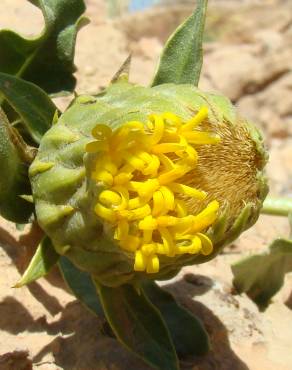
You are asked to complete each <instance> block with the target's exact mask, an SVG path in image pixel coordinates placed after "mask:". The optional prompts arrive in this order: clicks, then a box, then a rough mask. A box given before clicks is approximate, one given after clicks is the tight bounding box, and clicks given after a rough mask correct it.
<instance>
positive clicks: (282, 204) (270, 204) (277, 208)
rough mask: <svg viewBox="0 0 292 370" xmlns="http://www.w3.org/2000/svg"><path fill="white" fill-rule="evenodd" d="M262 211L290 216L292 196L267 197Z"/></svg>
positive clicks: (268, 213)
mask: <svg viewBox="0 0 292 370" xmlns="http://www.w3.org/2000/svg"><path fill="white" fill-rule="evenodd" d="M261 213H263V214H266V215H275V216H288V215H289V213H292V198H284V197H267V198H266V199H265V201H264V204H263V208H262V210H261Z"/></svg>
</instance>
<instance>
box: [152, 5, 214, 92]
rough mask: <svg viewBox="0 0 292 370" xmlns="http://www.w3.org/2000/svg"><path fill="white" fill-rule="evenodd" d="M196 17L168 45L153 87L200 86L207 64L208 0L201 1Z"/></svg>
mask: <svg viewBox="0 0 292 370" xmlns="http://www.w3.org/2000/svg"><path fill="white" fill-rule="evenodd" d="M197 4H198V5H197V8H196V10H195V11H194V13H193V14H192V15H191V16H190V17H189V18H187V20H186V21H185V22H184V23H182V24H181V25H180V26H179V27H178V28H177V29H176V30H175V31H174V33H173V35H172V36H171V37H170V38H169V40H168V41H167V43H166V45H165V47H164V49H163V51H162V55H161V57H160V62H159V66H158V68H157V72H156V74H155V76H154V79H153V82H152V86H156V85H161V84H164V83H175V84H188V83H189V84H193V85H195V86H197V85H198V82H199V78H200V73H201V68H202V63H203V49H202V43H203V33H204V27H205V18H206V10H207V0H198V2H197Z"/></svg>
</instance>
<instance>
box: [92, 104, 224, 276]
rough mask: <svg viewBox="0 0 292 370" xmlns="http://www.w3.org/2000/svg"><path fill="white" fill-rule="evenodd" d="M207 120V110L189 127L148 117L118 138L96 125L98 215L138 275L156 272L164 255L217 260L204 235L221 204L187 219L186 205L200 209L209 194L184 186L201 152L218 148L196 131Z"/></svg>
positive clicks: (171, 118) (167, 117)
mask: <svg viewBox="0 0 292 370" xmlns="http://www.w3.org/2000/svg"><path fill="white" fill-rule="evenodd" d="M207 118H208V110H207V107H202V108H201V109H200V110H199V112H198V113H197V114H196V115H195V116H194V117H193V118H191V119H190V120H189V121H187V122H184V120H183V119H182V118H181V117H178V116H177V115H175V114H174V113H172V112H165V113H162V114H152V115H150V116H149V117H148V119H149V121H147V122H146V124H143V123H142V122H139V121H131V122H126V123H125V124H124V125H122V126H121V127H120V128H118V129H116V130H114V131H113V130H112V129H111V128H109V127H108V126H106V125H97V126H96V127H95V128H94V129H93V131H92V135H93V137H94V138H95V139H96V141H93V142H91V143H88V144H87V146H86V150H87V151H88V152H89V153H96V157H94V158H95V162H94V168H93V170H92V173H91V177H92V179H93V180H95V181H96V183H97V186H98V187H99V186H101V187H102V191H101V192H100V194H99V196H98V202H97V204H96V205H95V207H94V211H95V213H96V215H97V216H98V217H100V218H101V219H103V220H104V221H105V222H106V223H108V224H109V225H110V226H111V228H112V229H113V238H114V239H115V240H116V241H117V243H118V244H119V246H120V248H121V249H123V250H124V251H126V252H128V253H132V255H133V259H134V270H135V271H146V272H147V273H157V272H158V271H159V264H160V262H159V257H158V256H161V255H165V256H167V257H173V256H175V255H182V254H198V253H202V254H205V255H207V254H210V253H212V250H213V245H212V241H211V240H210V239H209V238H208V237H207V235H206V234H204V231H205V230H206V229H207V228H208V227H209V226H210V225H212V224H213V222H214V221H215V219H216V217H217V213H218V209H219V203H218V202H217V201H216V200H214V201H212V202H210V203H209V204H208V205H207V206H206V207H205V208H203V210H202V211H201V212H200V213H199V214H197V215H192V214H190V211H189V209H188V204H189V200H191V199H192V198H195V199H196V200H197V202H201V201H203V200H204V199H206V196H207V194H206V193H205V192H204V191H202V190H198V189H195V188H192V187H191V186H188V185H185V184H184V176H185V175H189V174H192V171H195V170H196V166H197V163H199V162H200V161H198V153H197V150H196V145H204V144H216V143H217V142H218V141H219V138H218V137H217V136H216V135H214V134H213V133H211V132H205V131H199V130H196V131H195V130H194V129H195V127H196V126H198V125H199V124H200V123H202V122H203V121H205V120H207ZM201 128H202V127H201ZM201 128H200V129H201ZM193 175H194V176H196V174H195V173H194V174H193Z"/></svg>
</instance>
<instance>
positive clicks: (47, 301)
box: [0, 0, 292, 370]
mask: <svg viewBox="0 0 292 370" xmlns="http://www.w3.org/2000/svg"><path fill="white" fill-rule="evenodd" d="M210 4H211V5H210V12H209V18H208V27H207V40H208V43H207V44H206V45H205V64H204V69H203V75H202V79H201V83H200V86H201V88H204V89H207V90H215V91H216V90H217V91H221V92H223V93H224V94H226V95H227V96H228V97H229V98H231V99H232V101H233V102H234V103H236V105H237V106H238V108H239V110H240V111H241V113H242V114H243V115H245V116H247V117H249V118H250V119H252V120H253V121H255V122H257V123H258V125H259V126H260V127H261V128H262V130H263V131H264V134H265V137H266V143H267V146H268V148H269V151H270V161H269V164H268V168H267V172H268V175H269V177H270V187H271V192H272V193H273V194H283V195H290V196H291V195H292V180H291V179H292V145H291V144H292V137H291V134H292V98H291V96H292V72H291V60H292V43H291V40H292V3H291V1H290V0H287V1H280V0H278V1H276V0H275V1H272V0H270V1H268V0H262V1H242V2H241V1H226V2H224V1H220V0H218V1H215V0H213V1H212V0H211V1H210ZM87 5H88V11H87V12H88V15H89V17H90V18H91V24H90V25H89V26H87V27H86V28H84V29H82V30H81V31H80V34H79V36H78V46H77V50H76V64H77V66H78V72H77V73H76V76H77V78H78V86H77V91H78V92H96V91H97V90H98V89H99V88H100V87H101V86H104V85H106V84H107V83H108V82H109V80H110V78H111V77H112V76H113V75H114V73H115V72H116V70H117V69H118V67H119V66H120V65H121V63H122V62H123V61H124V59H125V58H126V56H127V55H128V53H129V52H130V51H131V52H133V66H132V81H135V82H139V83H142V84H147V83H148V82H149V80H150V78H151V75H152V73H153V71H154V68H155V63H156V62H157V58H158V55H159V52H160V50H161V47H162V43H163V41H164V40H165V38H166V36H167V35H168V34H169V33H170V32H171V30H172V29H173V28H174V27H175V25H176V24H177V22H178V21H179V20H180V19H182V18H183V17H184V16H185V15H186V14H188V13H189V12H190V8H189V7H182V6H180V7H179V6H174V7H171V8H169V9H168V10H167V11H165V10H163V9H157V10H156V11H155V12H154V11H146V12H144V13H141V14H135V15H131V16H124V17H123V19H119V20H113V21H110V20H107V18H106V15H105V14H106V11H105V4H104V2H103V1H101V0H88V1H87ZM215 9H216V10H215ZM2 27H10V28H14V29H17V30H18V31H22V32H23V33H25V34H27V35H32V34H35V33H37V32H39V31H40V30H41V27H42V19H41V16H40V13H39V12H38V11H37V10H36V9H35V8H33V7H32V6H31V5H30V4H29V3H28V2H23V0H1V2H0V28H2ZM57 103H58V104H59V105H60V107H63V108H64V107H65V106H66V104H68V99H59V100H58V102H57ZM0 227H1V229H0V231H1V238H2V241H3V242H2V244H3V248H2V249H0V267H1V276H0V333H1V339H0V355H2V356H1V357H0V369H1V370H6V369H14V370H21V369H30V368H31V366H32V367H33V369H39V370H48V369H50V370H57V369H66V370H73V369H76V370H95V369H97V370H132V369H133V370H146V369H149V368H148V367H147V366H145V365H144V364H143V363H142V362H141V361H139V360H137V359H136V358H135V357H134V356H133V355H131V354H129V353H128V352H127V351H126V350H125V349H123V348H122V347H121V346H120V345H119V344H118V343H117V342H116V341H115V340H114V339H112V338H110V337H107V336H106V335H104V334H102V322H101V321H100V320H99V319H98V318H96V317H93V316H92V315H91V314H90V313H89V312H87V310H86V309H85V308H84V307H83V306H82V305H81V304H80V303H78V302H77V301H76V300H75V299H74V297H72V296H71V295H70V294H69V293H68V292H67V291H66V290H65V287H64V285H63V284H62V282H61V280H60V278H59V277H58V274H57V272H56V271H54V272H53V273H52V274H51V275H50V277H49V279H48V280H44V279H43V280H41V281H39V282H37V283H34V284H31V286H30V287H26V288H22V289H13V288H12V286H13V285H14V284H15V282H16V281H17V280H18V278H19V276H20V272H21V271H22V270H23V268H24V267H25V264H26V263H27V259H28V256H29V254H30V251H31V249H32V246H33V243H32V240H31V237H28V236H27V235H26V233H24V235H21V234H19V233H18V232H17V231H16V230H15V228H14V226H13V225H12V224H8V223H6V222H5V221H3V220H2V221H1V226H0ZM288 232H289V229H288V222H287V220H286V219H284V218H279V217H269V216H261V217H260V219H259V221H258V223H257V224H256V225H255V226H254V227H253V228H251V229H250V230H249V231H247V232H245V233H244V234H243V235H242V236H241V237H240V238H239V239H238V240H237V241H236V243H234V244H233V245H232V247H229V248H227V249H226V250H225V253H224V254H222V255H220V256H219V257H218V258H216V259H215V260H213V261H212V262H210V263H207V264H205V265H202V266H194V267H188V268H185V269H183V271H182V272H181V273H180V274H179V276H177V277H176V278H175V279H174V280H173V281H169V282H166V285H167V288H168V289H169V290H170V291H172V292H173V293H174V294H175V296H176V297H177V299H178V300H179V301H180V302H181V303H182V304H183V305H185V306H186V307H188V308H189V309H190V310H191V311H192V312H194V313H196V314H197V315H198V316H199V317H200V318H201V319H202V320H203V321H204V323H205V325H206V327H207V329H208V331H209V332H210V335H211V340H212V345H213V350H212V351H211V353H210V354H209V355H208V356H207V357H205V358H203V359H198V360H194V361H193V362H189V363H182V369H185V370H186V369H189V370H190V369H193V370H195V369H196V370H213V369H219V370H244V369H250V370H291V369H292V352H291V342H292V330H291V326H292V311H291V309H290V308H292V298H291V297H292V295H291V296H290V294H291V288H292V278H291V276H287V279H286V282H285V286H284V288H283V289H282V290H281V291H280V293H279V294H278V295H277V296H276V297H275V298H274V300H273V303H272V304H271V305H270V306H269V308H268V309H267V310H266V311H265V312H259V311H258V309H257V307H256V306H255V305H254V304H253V303H252V302H251V301H250V300H249V299H248V298H247V297H246V296H245V295H242V296H234V295H232V294H231V280H232V276H231V271H230V263H231V262H233V261H236V260H238V259H239V258H241V257H242V256H245V255H247V254H249V253H252V252H255V251H260V250H261V249H262V248H264V247H265V246H266V245H267V244H268V243H269V242H271V241H272V240H273V238H275V237H278V236H286V235H287V234H288ZM35 234H36V238H37V230H35Z"/></svg>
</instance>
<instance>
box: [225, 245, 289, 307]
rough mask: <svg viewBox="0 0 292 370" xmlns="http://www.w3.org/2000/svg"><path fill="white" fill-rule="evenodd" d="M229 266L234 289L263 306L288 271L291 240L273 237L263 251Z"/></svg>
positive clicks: (276, 290) (281, 282)
mask: <svg viewBox="0 0 292 370" xmlns="http://www.w3.org/2000/svg"><path fill="white" fill-rule="evenodd" d="M231 269H232V273H233V275H234V279H233V285H234V287H235V288H236V290H237V291H238V292H239V293H243V292H244V293H246V294H247V295H248V296H249V297H250V298H251V299H252V300H253V301H254V302H255V303H256V304H257V305H258V306H259V307H260V308H261V309H265V308H266V307H267V306H268V304H269V303H270V299H271V298H272V297H273V295H275V294H276V293H277V292H278V291H279V289H280V288H281V286H282V285H283V282H284V277H285V274H286V273H288V272H291V271H292V239H290V240H289V239H282V238H279V239H276V240H274V241H273V242H272V244H271V245H270V246H269V247H268V249H267V250H266V251H265V252H264V253H262V254H256V255H253V256H250V257H247V258H245V259H243V260H240V261H238V262H236V263H235V264H233V265H232V266H231Z"/></svg>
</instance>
